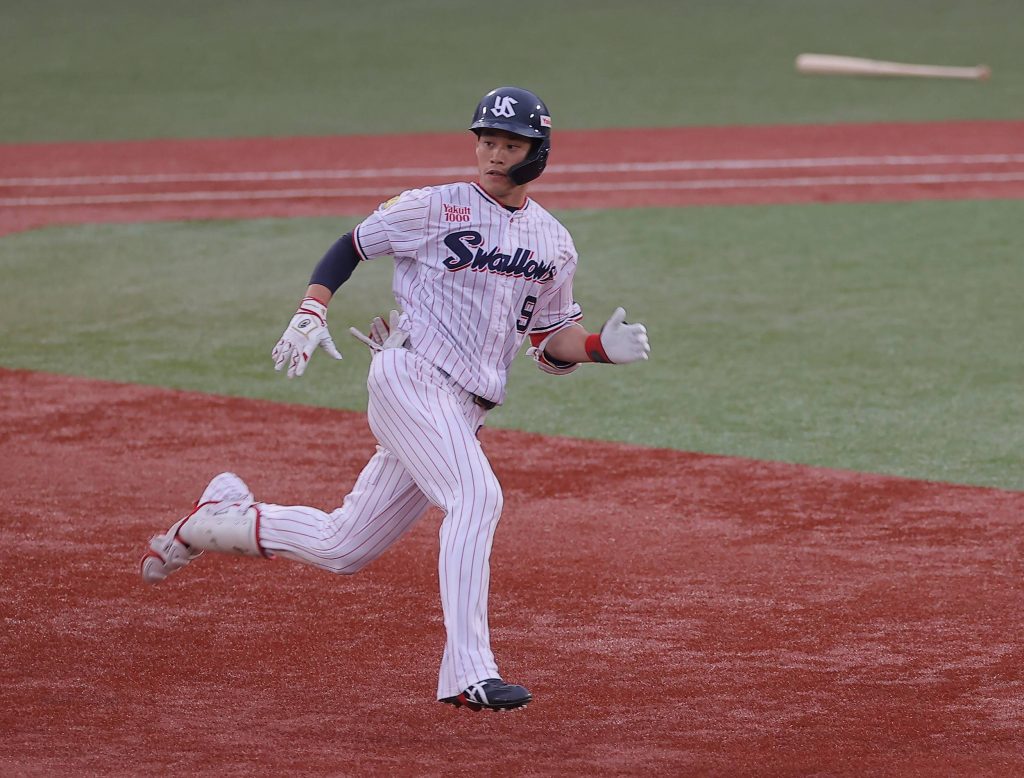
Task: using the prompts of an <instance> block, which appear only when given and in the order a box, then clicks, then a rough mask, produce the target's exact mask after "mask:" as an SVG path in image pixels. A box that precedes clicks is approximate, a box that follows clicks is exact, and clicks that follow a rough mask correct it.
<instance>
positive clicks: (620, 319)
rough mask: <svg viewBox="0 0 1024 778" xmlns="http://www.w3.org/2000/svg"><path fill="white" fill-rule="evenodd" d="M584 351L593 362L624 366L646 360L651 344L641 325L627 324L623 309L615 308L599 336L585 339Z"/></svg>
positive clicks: (645, 329)
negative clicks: (585, 350)
mask: <svg viewBox="0 0 1024 778" xmlns="http://www.w3.org/2000/svg"><path fill="white" fill-rule="evenodd" d="M586 349H587V354H589V355H590V358H591V359H593V360H594V361H595V362H613V363H614V364H616V365H624V364H627V363H629V362H637V361H639V360H641V359H648V358H649V357H650V353H651V343H650V341H649V340H648V339H647V328H646V327H645V326H644V325H642V324H627V323H626V311H625V309H624V308H616V309H615V312H614V313H613V314H612V315H611V318H610V319H608V321H606V322H605V323H604V326H603V327H601V332H600V334H595V335H590V336H589V337H588V338H587V344H586Z"/></svg>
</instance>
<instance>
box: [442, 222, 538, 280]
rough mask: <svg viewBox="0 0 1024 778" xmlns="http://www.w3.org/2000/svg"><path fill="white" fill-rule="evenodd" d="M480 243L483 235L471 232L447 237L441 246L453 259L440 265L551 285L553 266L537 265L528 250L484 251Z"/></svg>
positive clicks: (450, 268)
mask: <svg viewBox="0 0 1024 778" xmlns="http://www.w3.org/2000/svg"><path fill="white" fill-rule="evenodd" d="M483 244H484V239H483V236H482V235H481V234H480V233H479V232H475V231H474V230H463V231H461V232H453V233H451V234H449V235H446V236H445V239H444V245H446V246H447V247H448V248H449V249H450V250H451V252H452V256H450V257H448V258H447V259H445V260H444V261H443V263H442V264H444V266H445V267H446V268H447V269H448V270H451V271H452V272H456V271H458V270H465V269H466V268H469V269H470V270H472V271H474V272H477V273H495V274H496V275H500V276H512V277H513V278H525V279H526V280H527V281H535V282H537V283H538V284H547V283H550V282H551V281H552V280H553V279H554V277H555V263H554V262H539V261H538V260H536V259H534V258H533V254H534V252H532V251H531V250H530V249H523V248H518V249H516V250H515V251H514V252H513V253H512V254H504V253H502V252H500V251H498V249H496V248H492V249H484V248H482V246H483Z"/></svg>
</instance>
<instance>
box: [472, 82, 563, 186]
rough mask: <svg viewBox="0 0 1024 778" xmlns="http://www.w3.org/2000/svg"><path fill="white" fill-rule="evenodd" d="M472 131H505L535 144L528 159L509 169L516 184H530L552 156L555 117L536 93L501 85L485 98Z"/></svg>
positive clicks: (509, 174)
mask: <svg viewBox="0 0 1024 778" xmlns="http://www.w3.org/2000/svg"><path fill="white" fill-rule="evenodd" d="M469 129H471V130H472V131H473V132H475V133H476V134H477V135H479V134H480V130H504V131H505V132H511V133H512V134H513V135H520V136H522V137H524V138H529V139H530V140H531V141H533V148H532V149H531V150H530V153H529V154H528V155H527V157H526V159H524V160H523V161H522V162H520V163H519V164H518V165H513V166H512V167H511V168H509V171H508V177H509V178H510V179H512V181H513V183H515V184H519V185H521V184H526V183H529V182H530V181H533V179H535V178H536V177H537V176H539V175H540V174H541V173H543V172H544V168H545V167H546V166H547V164H548V154H550V153H551V114H549V113H548V107H547V106H546V105H544V101H543V100H541V99H540V98H539V97H537V95H535V94H534V93H533V92H528V91H527V90H525V89H520V88H519V87H515V86H500V87H498V88H497V89H492V90H491V91H490V92H488V93H487V94H485V95H484V96H483V99H481V100H480V103H479V104H478V105H477V107H476V113H474V114H473V123H472V124H471V125H469Z"/></svg>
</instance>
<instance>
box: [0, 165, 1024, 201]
mask: <svg viewBox="0 0 1024 778" xmlns="http://www.w3.org/2000/svg"><path fill="white" fill-rule="evenodd" d="M1016 182H1024V171H1021V172H1003V173H1000V172H994V173H926V174H919V175H888V176H800V177H795V178H731V179H709V180H703V181H617V182H614V181H605V182H592V183H585V182H580V183H569V182H566V183H540V182H537V183H536V184H533V185H532V186H531V189H530V191H531V192H616V191H664V190H691V191H701V190H725V189H767V188H789V187H832V188H842V187H857V186H909V185H918V186H931V185H938V184H974V183H1016ZM395 191H396V190H395V188H394V187H388V188H383V187H353V188H346V189H315V188H310V189H279V190H261V191H250V192H238V191H198V192H149V193H145V192H140V193H134V194H131V193H126V194H109V195H102V194H100V195H67V196H57V197H11V198H0V206H4V207H8V208H17V207H39V206H42V207H50V206H67V205H128V204H136V203H139V204H141V203H189V202H225V201H228V202H244V201H257V200H334V199H344V198H353V197H382V198H383V197H390V196H391V195H393V194H394V193H395Z"/></svg>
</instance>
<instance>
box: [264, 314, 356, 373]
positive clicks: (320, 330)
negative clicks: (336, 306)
mask: <svg viewBox="0 0 1024 778" xmlns="http://www.w3.org/2000/svg"><path fill="white" fill-rule="evenodd" d="M318 346H319V347H320V348H322V349H323V350H324V351H326V352H327V353H328V354H330V355H331V356H332V357H334V358H335V359H341V353H340V352H339V351H338V348H337V347H336V346H335V345H334V340H333V339H332V338H331V333H330V332H329V331H328V329H327V306H326V305H324V304H323V303H322V302H320V301H319V300H316V299H314V298H312V297H304V298H303V299H302V302H301V303H299V310H297V311H296V312H295V315H294V316H293V317H292V320H291V321H290V322H289V323H288V329H286V330H285V331H284V334H283V335H282V336H281V339H280V340H279V341H277V345H276V346H274V350H273V351H272V352H271V354H270V355H271V357H272V358H273V360H274V370H278V371H280V370H284V369H285V368H286V367H287V368H288V377H289V378H295V377H296V376H300V375H302V374H303V373H305V372H306V365H308V364H309V360H310V357H312V356H313V352H314V351H316V349H317V347H318Z"/></svg>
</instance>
